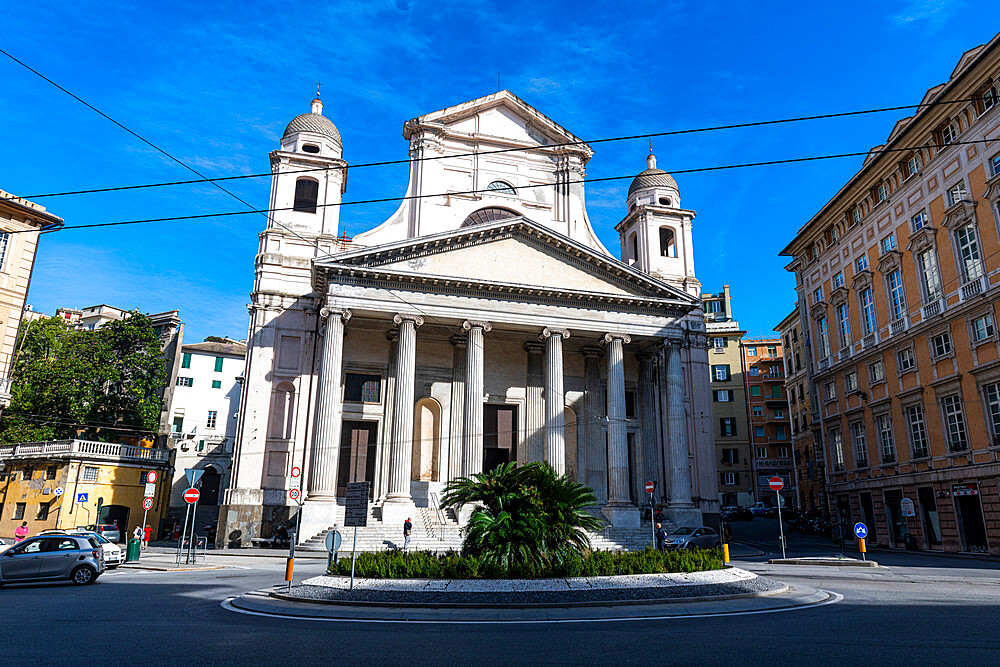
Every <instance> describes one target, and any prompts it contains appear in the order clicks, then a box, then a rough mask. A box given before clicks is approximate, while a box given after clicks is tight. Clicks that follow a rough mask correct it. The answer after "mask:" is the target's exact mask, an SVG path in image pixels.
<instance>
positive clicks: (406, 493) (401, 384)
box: [383, 315, 424, 520]
mask: <svg viewBox="0 0 1000 667" xmlns="http://www.w3.org/2000/svg"><path fill="white" fill-rule="evenodd" d="M392 321H393V322H394V323H395V324H397V325H399V341H398V342H397V343H396V391H395V394H394V395H393V401H392V415H393V419H392V444H391V449H390V455H389V493H388V494H386V498H385V503H386V505H389V504H399V505H409V506H412V505H413V500H412V499H411V497H410V467H411V465H412V462H413V383H414V378H415V376H416V370H417V327H419V326H420V325H421V324H423V323H424V319H423V318H422V317H419V316H416V315H396V316H394V317H393V318H392ZM403 518H405V517H403ZM383 520H385V510H384V508H383Z"/></svg>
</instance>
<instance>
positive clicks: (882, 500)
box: [782, 35, 1000, 554]
mask: <svg viewBox="0 0 1000 667" xmlns="http://www.w3.org/2000/svg"><path fill="white" fill-rule="evenodd" d="M922 101H923V103H924V104H925V106H922V107H921V108H920V109H919V110H918V111H917V112H916V113H915V114H914V115H912V116H910V117H907V118H904V119H902V120H900V121H899V122H897V123H896V125H895V126H894V127H893V128H892V131H891V133H890V135H889V137H888V139H887V141H886V143H885V144H884V145H881V146H877V147H875V148H874V149H872V151H871V153H870V155H869V156H868V158H867V159H866V160H865V162H864V165H863V166H862V168H861V170H860V171H859V172H858V173H857V174H856V175H855V176H854V177H852V178H851V179H850V180H849V181H848V182H847V183H846V184H844V186H843V187H841V188H840V190H839V191H838V192H837V193H836V194H835V195H834V197H833V198H832V199H831V200H830V201H829V202H828V203H827V204H826V205H824V206H823V208H822V209H821V210H820V211H819V212H818V213H816V215H814V216H813V218H812V219H811V220H809V221H808V222H807V223H806V224H805V225H804V226H803V227H802V228H801V229H800V230H799V232H798V234H797V235H796V236H795V238H794V239H793V240H792V241H791V243H789V244H788V246H787V247H786V248H785V249H784V251H783V253H782V254H784V255H788V256H790V257H792V258H793V259H792V261H791V263H790V264H789V265H788V269H789V270H790V271H793V272H794V273H795V275H796V281H797V287H796V289H797V291H798V299H799V303H800V311H799V314H800V316H801V318H802V321H803V324H804V325H806V326H807V328H808V329H809V330H810V340H811V341H812V360H811V361H812V363H813V373H814V375H813V380H814V382H815V384H816V386H817V389H818V391H819V396H820V401H819V419H820V420H821V421H820V425H819V427H818V428H819V430H820V431H821V434H822V437H823V440H824V442H825V450H826V454H827V461H826V466H827V478H828V489H827V490H828V493H829V495H830V497H831V504H832V506H833V509H834V510H835V513H836V517H837V518H839V519H840V521H841V522H843V523H844V524H848V525H849V524H851V523H853V522H855V521H864V522H865V523H866V524H868V537H869V540H870V541H871V542H874V543H876V544H879V545H882V546H889V547H893V548H909V549H927V550H937V551H945V552H967V553H968V552H971V553H992V554H1000V334H998V324H997V319H996V318H997V312H996V302H997V297H998V295H1000V35H997V36H996V37H994V38H993V39H992V40H990V42H989V43H988V44H984V45H981V46H977V47H975V48H973V49H970V50H969V51H967V52H966V53H964V54H962V56H961V58H960V59H959V61H958V64H957V65H956V67H955V69H954V71H952V72H951V75H950V76H949V78H948V80H947V81H946V82H945V83H942V84H939V85H936V86H934V87H932V88H930V89H929V90H928V91H927V92H926V93H925V95H924V97H923V100H922Z"/></svg>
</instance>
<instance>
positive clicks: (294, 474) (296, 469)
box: [292, 466, 302, 477]
mask: <svg viewBox="0 0 1000 667" xmlns="http://www.w3.org/2000/svg"><path fill="white" fill-rule="evenodd" d="M301 474H302V468H300V467H298V466H292V477H298V476H299V475H301Z"/></svg>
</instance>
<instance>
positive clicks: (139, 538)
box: [132, 525, 143, 548]
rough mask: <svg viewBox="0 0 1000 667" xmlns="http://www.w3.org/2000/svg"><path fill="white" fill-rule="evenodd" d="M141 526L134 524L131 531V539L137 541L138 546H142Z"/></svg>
mask: <svg viewBox="0 0 1000 667" xmlns="http://www.w3.org/2000/svg"><path fill="white" fill-rule="evenodd" d="M142 536H143V532H142V526H138V525H137V526H136V527H135V530H133V531H132V539H133V540H135V541H136V542H138V543H139V546H140V548H141V547H142Z"/></svg>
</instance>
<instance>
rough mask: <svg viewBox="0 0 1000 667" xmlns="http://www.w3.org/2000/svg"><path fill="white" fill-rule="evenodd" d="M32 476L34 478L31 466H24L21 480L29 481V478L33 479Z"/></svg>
mask: <svg viewBox="0 0 1000 667" xmlns="http://www.w3.org/2000/svg"><path fill="white" fill-rule="evenodd" d="M34 476H35V469H34V468H32V467H31V466H25V467H24V474H23V475H22V477H21V478H22V479H25V480H27V481H31V478H32V477H34Z"/></svg>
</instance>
